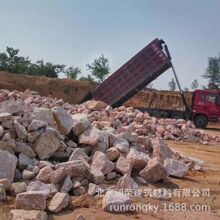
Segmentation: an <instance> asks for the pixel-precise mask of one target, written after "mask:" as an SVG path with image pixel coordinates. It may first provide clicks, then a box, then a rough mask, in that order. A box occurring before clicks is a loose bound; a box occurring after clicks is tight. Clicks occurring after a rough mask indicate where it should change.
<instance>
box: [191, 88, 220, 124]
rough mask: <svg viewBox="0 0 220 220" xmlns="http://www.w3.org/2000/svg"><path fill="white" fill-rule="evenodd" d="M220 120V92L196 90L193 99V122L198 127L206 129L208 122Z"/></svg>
mask: <svg viewBox="0 0 220 220" xmlns="http://www.w3.org/2000/svg"><path fill="white" fill-rule="evenodd" d="M219 119H220V91H217V90H195V92H194V94H193V98H192V120H193V122H194V124H195V126H196V127H198V128H205V127H206V126H207V125H208V122H218V121H219Z"/></svg>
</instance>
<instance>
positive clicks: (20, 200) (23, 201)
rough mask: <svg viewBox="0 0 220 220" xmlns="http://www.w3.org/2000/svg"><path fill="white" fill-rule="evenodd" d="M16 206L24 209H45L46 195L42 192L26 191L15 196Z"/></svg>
mask: <svg viewBox="0 0 220 220" xmlns="http://www.w3.org/2000/svg"><path fill="white" fill-rule="evenodd" d="M16 208H17V209H25V210H45V209H46V196H45V194H44V193H42V192H36V191H28V192H23V193H19V194H18V195H17V196H16Z"/></svg>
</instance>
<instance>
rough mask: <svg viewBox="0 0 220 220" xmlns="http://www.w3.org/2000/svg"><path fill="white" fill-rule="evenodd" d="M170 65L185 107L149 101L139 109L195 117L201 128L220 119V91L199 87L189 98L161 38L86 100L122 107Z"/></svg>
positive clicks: (131, 60) (108, 79) (194, 119)
mask: <svg viewBox="0 0 220 220" xmlns="http://www.w3.org/2000/svg"><path fill="white" fill-rule="evenodd" d="M169 68H171V69H172V71H173V74H174V77H175V80H176V83H177V86H178V89H179V97H180V98H181V101H182V105H183V106H184V108H182V109H170V108H167V109H166V108H165V109H161V108H160V107H156V108H152V107H151V106H146V105H145V106H146V108H142V107H141V106H139V109H140V110H142V111H148V112H149V113H150V114H151V115H158V116H160V117H162V116H164V117H171V118H183V119H186V120H192V121H193V122H194V124H195V126H196V127H198V128H205V127H206V126H207V124H208V122H210V121H218V120H219V118H220V91H219V92H218V91H216V90H195V91H194V92H193V93H192V95H191V99H190V100H188V101H187V99H186V97H185V94H184V92H183V90H182V88H181V85H180V82H179V79H178V76H177V74H176V71H175V68H174V66H173V63H172V58H171V55H170V52H169V49H168V46H167V45H166V43H165V42H164V41H163V40H159V39H158V38H156V39H155V40H153V41H152V42H151V43H150V44H148V45H147V46H146V47H144V48H143V49H142V50H141V51H140V52H138V53H137V54H136V55H135V56H133V57H132V58H131V59H130V60H129V61H127V62H126V63H125V64H124V65H123V66H121V67H120V68H119V69H118V70H116V71H115V72H114V73H113V74H112V75H110V76H109V77H108V78H107V79H106V80H105V81H104V82H103V83H101V84H100V85H99V86H98V87H97V88H96V89H95V90H94V91H93V92H92V93H88V94H87V95H86V96H85V97H84V99H83V100H82V101H86V100H89V99H95V100H101V101H104V102H105V103H107V104H109V105H111V106H112V107H118V106H120V105H122V104H124V103H125V102H126V101H127V100H129V99H131V98H132V97H133V96H134V95H136V94H137V93H138V92H140V91H141V90H143V89H144V88H146V86H147V85H148V84H150V83H151V82H152V81H154V80H155V79H156V78H157V77H159V76H160V75H161V74H163V73H164V72H166V71H167V70H168V69H169ZM161 97H162V96H161ZM155 100H156V99H155V98H152V97H151V99H149V100H148V101H146V102H151V105H152V102H154V101H155ZM174 100H175V99H174ZM135 107H138V106H135ZM162 113H163V114H162Z"/></svg>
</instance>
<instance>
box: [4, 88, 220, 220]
mask: <svg viewBox="0 0 220 220" xmlns="http://www.w3.org/2000/svg"><path fill="white" fill-rule="evenodd" d="M0 102H1V103H0V201H5V200H7V195H11V196H16V209H18V210H12V211H11V212H10V219H16V218H20V217H19V216H28V215H31V216H32V219H47V214H46V212H44V211H45V210H49V211H50V212H59V211H61V210H62V209H64V208H66V207H67V206H68V204H69V200H70V195H75V196H79V195H83V194H85V193H88V194H90V195H95V194H96V193H97V192H100V191H102V192H105V191H106V190H107V188H106V187H102V184H103V183H108V182H111V181H113V182H114V183H115V186H114V187H116V188H118V189H128V188H129V189H136V188H137V187H138V184H140V185H141V184H146V183H147V182H149V183H150V182H151V183H154V182H157V181H161V180H164V179H166V178H167V176H169V175H172V176H175V177H179V178H181V177H184V176H185V175H186V174H187V172H188V170H189V169H193V167H194V166H196V162H195V161H193V160H192V159H190V158H187V157H182V156H181V155H179V154H178V153H174V152H173V151H172V150H171V149H170V148H169V147H168V146H167V145H166V144H165V143H164V141H163V140H162V139H161V138H162V137H163V138H170V139H190V140H191V139H192V140H197V138H198V139H201V140H203V141H217V138H216V137H209V136H208V135H206V134H203V133H202V132H201V131H198V130H196V129H195V128H194V126H193V125H192V124H191V123H190V122H187V123H185V121H183V120H173V119H159V120H158V119H156V118H152V117H150V116H149V115H148V114H147V113H142V112H140V111H138V110H135V109H133V108H125V107H123V106H122V107H119V108H116V109H112V108H111V107H110V106H107V105H106V104H105V103H103V102H101V101H88V102H86V103H83V104H81V105H70V104H68V103H64V102H63V100H57V99H53V98H50V97H41V96H39V95H38V94H36V93H35V92H32V91H25V92H17V91H12V92H10V91H7V90H0ZM115 199H116V200H117V198H115ZM118 199H119V200H120V201H119V203H120V202H129V201H130V200H129V198H124V200H123V197H121V198H118ZM122 200H123V201H122ZM111 202H114V201H112V199H111V198H109V197H108V194H107V193H106V195H105V197H104V198H103V209H104V210H106V211H109V204H111ZM116 202H118V201H116ZM26 210H30V211H26ZM27 212H28V213H27ZM24 218H25V217H24Z"/></svg>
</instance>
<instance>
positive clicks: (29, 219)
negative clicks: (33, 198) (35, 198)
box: [9, 209, 48, 220]
mask: <svg viewBox="0 0 220 220" xmlns="http://www.w3.org/2000/svg"><path fill="white" fill-rule="evenodd" d="M47 219H48V216H47V213H46V212H44V211H37V210H23V209H12V210H11V211H10V213H9V220H47Z"/></svg>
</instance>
